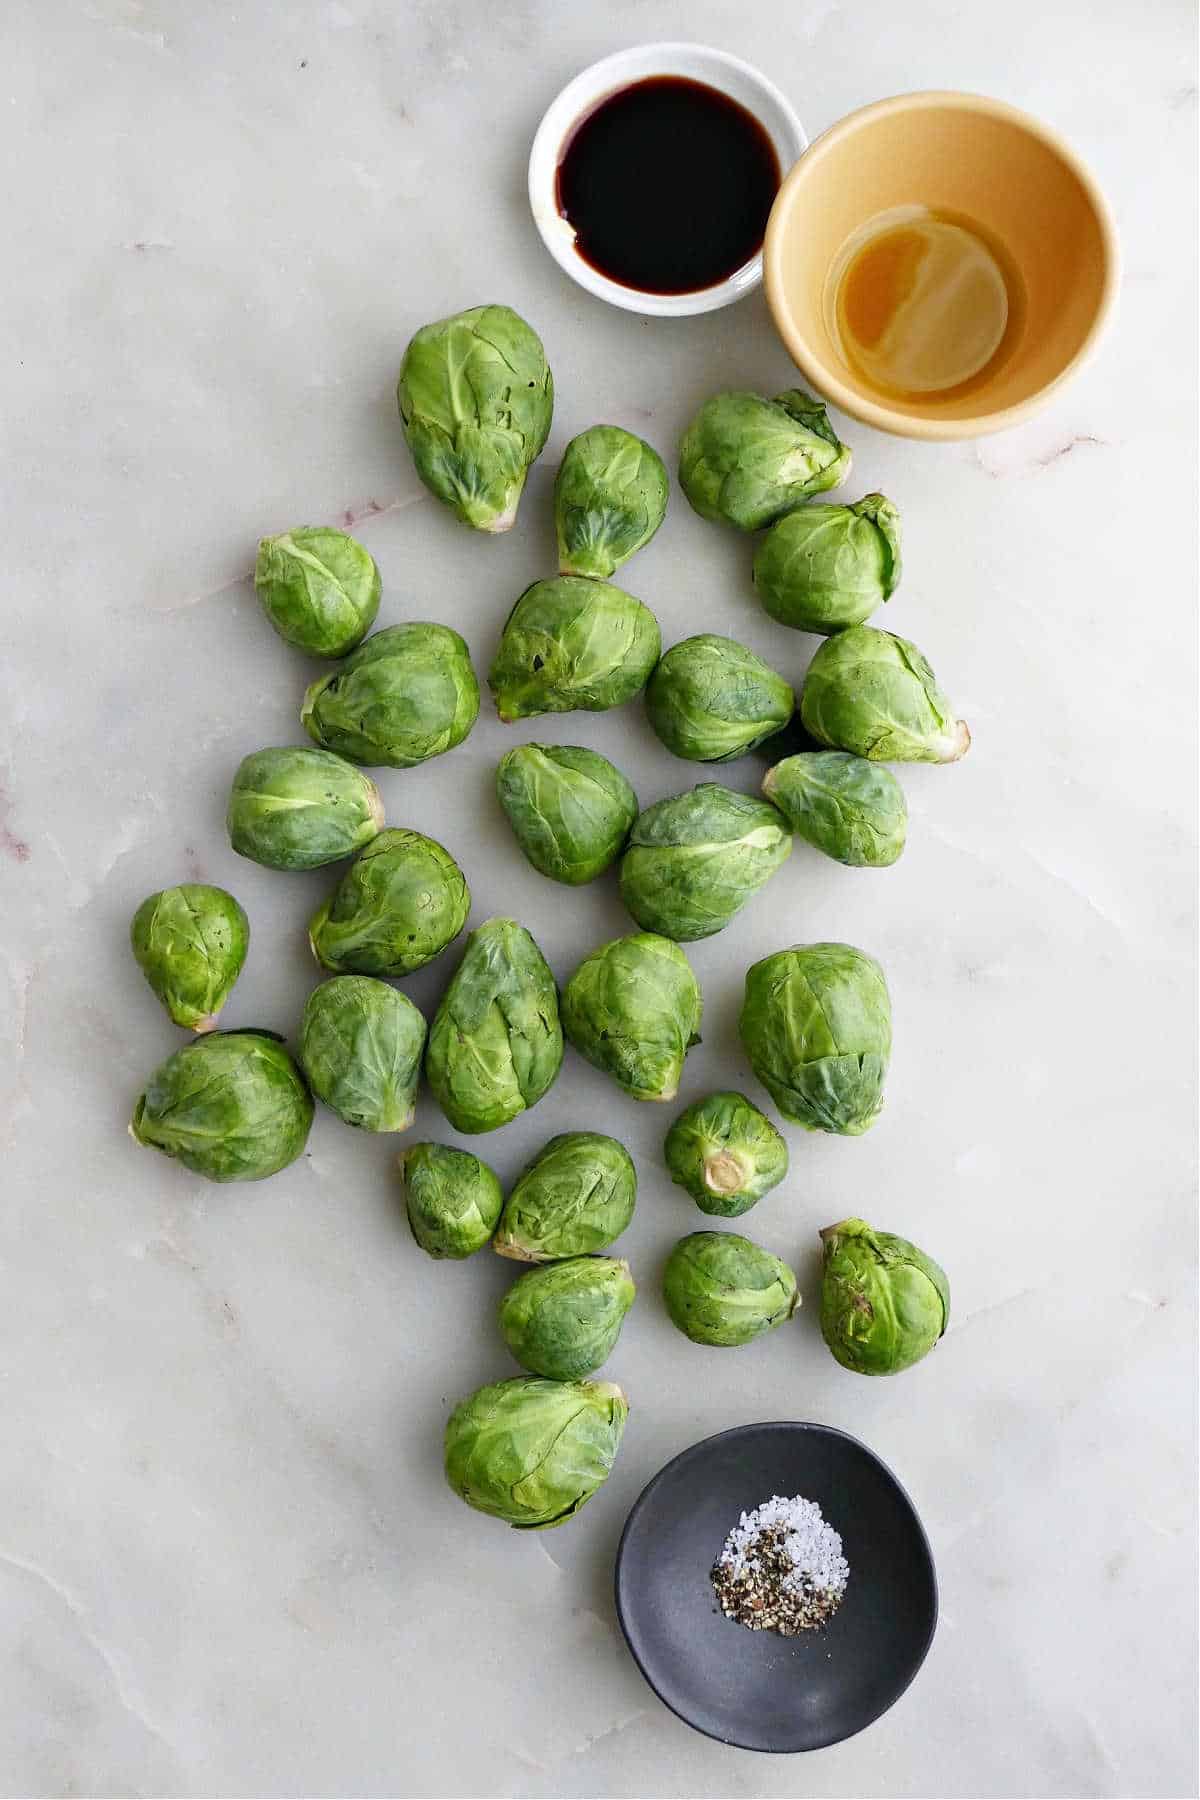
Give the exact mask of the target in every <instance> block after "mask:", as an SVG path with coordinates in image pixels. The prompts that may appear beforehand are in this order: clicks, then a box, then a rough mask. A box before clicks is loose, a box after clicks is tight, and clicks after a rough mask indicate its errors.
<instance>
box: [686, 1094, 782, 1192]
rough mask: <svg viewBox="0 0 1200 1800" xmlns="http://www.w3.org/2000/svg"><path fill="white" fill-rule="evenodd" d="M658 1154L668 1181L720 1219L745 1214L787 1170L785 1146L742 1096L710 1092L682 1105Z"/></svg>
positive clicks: (763, 1116) (767, 1122)
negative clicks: (705, 1096)
mask: <svg viewBox="0 0 1200 1800" xmlns="http://www.w3.org/2000/svg"><path fill="white" fill-rule="evenodd" d="M663 1156H664V1158H665V1160H666V1164H667V1170H668V1172H669V1174H670V1177H671V1180H672V1181H674V1182H677V1183H678V1185H679V1186H680V1187H682V1188H686V1189H687V1192H688V1193H689V1194H690V1195H691V1196H692V1199H693V1200H694V1201H695V1202H696V1205H697V1206H698V1207H699V1208H700V1210H701V1212H706V1213H711V1214H715V1215H716V1216H717V1217H718V1218H725V1219H736V1218H737V1217H738V1215H739V1214H741V1213H744V1212H749V1210H750V1208H751V1207H752V1206H755V1205H757V1203H758V1202H759V1201H760V1200H761V1199H762V1197H763V1195H764V1194H767V1193H770V1191H771V1189H772V1188H773V1187H777V1186H778V1185H779V1183H780V1182H781V1181H782V1180H783V1178H784V1176H785V1175H786V1174H787V1172H788V1150H787V1145H786V1144H785V1143H784V1141H783V1138H782V1137H781V1136H780V1134H779V1133H778V1132H777V1131H776V1129H775V1127H774V1126H773V1125H772V1123H771V1121H770V1119H768V1118H767V1117H766V1116H765V1114H763V1113H761V1112H760V1111H759V1110H758V1108H757V1106H754V1105H752V1104H751V1102H750V1101H749V1100H747V1098H746V1096H745V1095H744V1094H735V1093H727V1092H726V1093H719V1094H709V1095H708V1097H707V1099H704V1100H697V1101H695V1102H694V1103H693V1104H692V1105H691V1106H685V1107H684V1109H683V1111H682V1112H681V1113H680V1115H679V1117H678V1118H677V1119H676V1121H675V1123H674V1124H673V1125H672V1127H671V1129H670V1131H668V1133H667V1136H666V1142H665V1143H664V1145H663Z"/></svg>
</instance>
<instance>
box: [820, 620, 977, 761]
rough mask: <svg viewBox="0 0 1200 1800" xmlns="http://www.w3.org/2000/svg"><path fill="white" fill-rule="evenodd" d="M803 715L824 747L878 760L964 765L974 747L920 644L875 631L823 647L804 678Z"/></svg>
mask: <svg viewBox="0 0 1200 1800" xmlns="http://www.w3.org/2000/svg"><path fill="white" fill-rule="evenodd" d="M800 717H801V719H802V720H803V722H804V729H805V730H806V731H807V732H808V733H809V735H810V736H811V737H815V738H816V739H817V741H818V743H822V744H831V745H833V747H834V748H835V749H837V750H852V751H853V752H854V753H855V755H857V756H865V757H868V758H869V759H870V761H871V762H936V763H943V762H957V760H958V758H959V757H960V756H964V755H965V754H966V752H967V750H968V749H969V748H970V745H971V734H970V732H969V731H968V730H967V728H966V726H965V725H964V724H963V722H962V720H961V719H957V718H955V716H954V709H953V707H952V706H951V705H950V702H949V700H948V699H947V698H946V695H945V694H944V693H943V692H942V690H941V688H940V687H939V686H938V683H937V677H936V676H935V675H934V672H933V670H932V669H931V668H930V666H929V664H928V663H927V662H926V660H925V658H924V657H923V656H922V655H921V652H920V651H919V650H918V649H917V646H916V645H915V644H910V643H909V641H908V639H907V638H902V637H894V636H893V635H892V633H891V632H890V631H875V630H873V629H872V627H871V626H870V625H856V626H854V627H853V628H852V629H851V630H849V631H840V632H839V633H838V634H837V636H836V637H831V638H829V639H828V640H827V641H826V642H825V643H824V644H822V645H821V648H820V649H819V650H818V651H817V654H816V655H815V656H814V657H813V659H812V662H811V663H810V664H809V667H808V674H807V675H806V676H805V678H804V687H803V689H802V691H801V695H800Z"/></svg>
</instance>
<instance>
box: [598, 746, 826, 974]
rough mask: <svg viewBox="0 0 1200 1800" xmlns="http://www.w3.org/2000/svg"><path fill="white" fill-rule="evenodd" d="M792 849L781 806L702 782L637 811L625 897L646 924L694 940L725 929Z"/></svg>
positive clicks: (626, 860)
mask: <svg viewBox="0 0 1200 1800" xmlns="http://www.w3.org/2000/svg"><path fill="white" fill-rule="evenodd" d="M791 854H792V834H791V832H790V831H789V830H788V827H787V822H786V821H785V819H784V817H783V814H782V813H781V812H779V811H778V809H777V808H776V807H774V806H771V805H769V804H768V803H767V801H765V800H756V799H755V798H754V796H753V795H752V794H738V793H735V792H734V790H733V789H732V788H727V787H720V786H718V784H717V783H716V782H715V781H702V782H701V783H700V784H699V786H698V787H694V788H693V789H692V791H691V793H690V794H676V795H675V796H674V797H673V798H672V799H670V800H660V801H658V802H657V804H656V805H654V806H648V807H647V808H646V810H645V812H644V813H642V814H640V815H639V817H638V819H637V821H636V823H635V825H634V827H633V830H632V831H631V832H630V834H629V848H628V849H627V850H626V852H625V854H624V856H623V857H622V858H621V898H622V900H623V901H624V902H625V904H626V906H627V907H628V908H629V911H630V912H631V913H632V914H633V916H634V918H635V919H636V920H637V922H638V924H639V925H640V926H642V928H643V929H644V930H646V931H659V932H661V933H662V935H663V936H664V937H670V938H676V939H681V940H682V941H683V942H685V943H690V942H692V940H693V939H695V938H704V937H711V936H712V935H713V933H714V932H715V931H721V930H723V929H724V927H725V926H726V925H728V923H729V921H730V919H732V918H733V917H734V916H735V914H737V913H738V912H740V911H741V909H742V907H743V906H745V904H746V902H747V900H749V899H751V898H752V897H753V895H755V894H757V892H758V890H759V888H760V887H762V886H763V884H764V882H766V881H767V880H768V879H769V878H770V876H772V875H773V874H774V873H775V871H776V869H777V868H779V866H780V864H781V863H785V862H786V861H787V859H788V857H789V856H790V855H791Z"/></svg>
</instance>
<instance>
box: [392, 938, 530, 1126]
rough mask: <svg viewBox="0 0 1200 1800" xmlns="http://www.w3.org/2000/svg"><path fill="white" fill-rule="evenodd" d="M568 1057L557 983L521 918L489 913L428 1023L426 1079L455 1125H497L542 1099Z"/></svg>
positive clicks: (439, 1103) (505, 1123)
mask: <svg viewBox="0 0 1200 1800" xmlns="http://www.w3.org/2000/svg"><path fill="white" fill-rule="evenodd" d="M562 1059H563V1037H562V1027H561V1025H560V1024H559V1022H558V990H557V989H556V987H555V985H554V977H553V975H552V974H551V973H550V970H549V968H548V966H547V963H546V959H545V957H544V956H543V955H542V953H541V951H540V950H539V949H538V947H537V945H536V944H535V943H534V941H533V939H532V938H531V937H530V935H529V933H528V932H527V931H526V929H525V927H524V926H523V925H518V924H517V922H516V920H515V919H487V920H485V922H484V923H483V924H482V925H480V926H477V927H476V929H475V930H474V931H473V932H472V933H471V935H470V937H469V938H468V939H467V947H466V949H465V950H464V951H463V958H462V961H461V962H460V963H459V965H458V968H457V969H456V970H455V971H454V974H453V976H452V977H451V981H450V985H449V987H448V988H447V989H446V992H445V993H444V994H443V995H442V1001H441V1005H440V1006H439V1007H438V1009H437V1012H436V1013H435V1014H434V1019H433V1024H432V1025H431V1027H430V1030H429V1051H428V1054H427V1056H426V1058H425V1078H426V1080H427V1081H428V1083H429V1085H430V1087H431V1088H432V1090H433V1095H434V1098H435V1100H436V1101H437V1103H438V1105H439V1106H440V1107H441V1109H442V1111H443V1112H444V1113H445V1115H446V1117H447V1118H448V1119H449V1121H450V1123H451V1125H453V1127H454V1129H455V1131H462V1132H466V1133H468V1134H471V1133H473V1132H478V1131H495V1129H496V1127H497V1126H498V1125H507V1124H508V1122H509V1120H510V1119H515V1118H516V1117H517V1115H518V1113H523V1112H524V1111H525V1110H526V1109H527V1108H528V1107H530V1106H536V1104H537V1102H538V1101H539V1100H540V1099H541V1097H542V1095H543V1094H544V1093H545V1092H546V1091H547V1089H548V1088H549V1087H550V1086H551V1084H552V1082H553V1081H554V1079H555V1077H556V1076H557V1074H558V1071H559V1069H560V1068H561V1066H562Z"/></svg>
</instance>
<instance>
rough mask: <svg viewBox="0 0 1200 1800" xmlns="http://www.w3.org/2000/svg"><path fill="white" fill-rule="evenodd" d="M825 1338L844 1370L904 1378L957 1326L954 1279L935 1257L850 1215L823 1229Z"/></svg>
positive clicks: (823, 1331) (860, 1373) (822, 1299)
mask: <svg viewBox="0 0 1200 1800" xmlns="http://www.w3.org/2000/svg"><path fill="white" fill-rule="evenodd" d="M821 1242H822V1243H823V1244H824V1246H825V1268H824V1273H823V1274H822V1276H821V1335H822V1337H823V1338H824V1339H825V1342H826V1343H827V1344H828V1345H829V1348H830V1349H831V1350H832V1351H833V1354H834V1356H835V1357H836V1358H837V1360H838V1362H840V1363H841V1365H842V1367H843V1369H851V1370H853V1372H854V1374H856V1375H898V1374H899V1373H900V1370H901V1369H911V1368H912V1366H913V1364H914V1363H917V1362H920V1360H921V1358H922V1357H923V1356H927V1355H928V1354H929V1352H930V1351H931V1350H932V1349H933V1346H934V1345H935V1344H936V1343H937V1341H938V1339H939V1338H940V1337H941V1336H942V1334H943V1333H944V1331H945V1329H946V1326H947V1325H948V1324H949V1323H950V1283H949V1282H948V1281H947V1280H946V1276H945V1274H944V1272H943V1271H942V1270H941V1269H939V1267H938V1265H937V1264H936V1263H935V1262H934V1261H933V1259H932V1258H931V1257H928V1256H926V1255H925V1254H924V1253H923V1252H922V1251H920V1250H918V1249H917V1247H916V1245H915V1244H910V1243H909V1241H908V1239H907V1238H902V1237H893V1236H892V1234H891V1232H890V1231H875V1230H873V1229H872V1228H871V1226H870V1225H868V1224H867V1223H866V1221H865V1220H864V1219H843V1220H842V1223H841V1224H840V1225H827V1226H826V1227H825V1230H824V1231H823V1232H822V1233H821Z"/></svg>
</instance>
